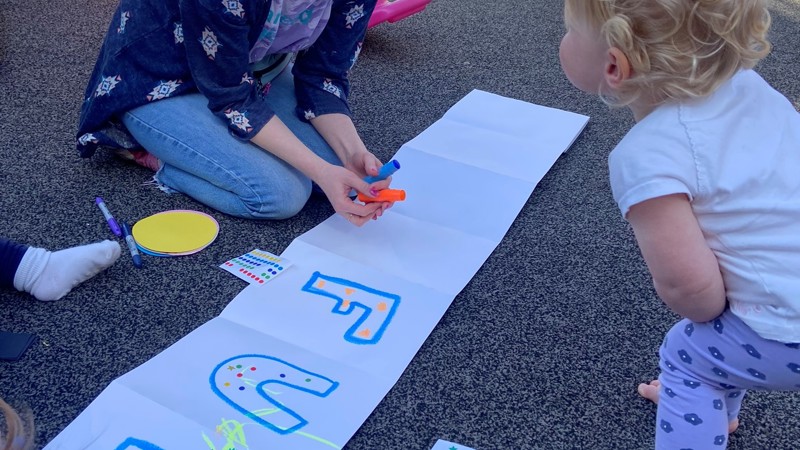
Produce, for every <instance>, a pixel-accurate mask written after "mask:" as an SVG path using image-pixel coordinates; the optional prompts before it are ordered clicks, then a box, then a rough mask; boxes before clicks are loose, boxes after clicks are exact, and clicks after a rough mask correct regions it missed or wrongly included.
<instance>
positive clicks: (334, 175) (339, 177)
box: [316, 154, 391, 227]
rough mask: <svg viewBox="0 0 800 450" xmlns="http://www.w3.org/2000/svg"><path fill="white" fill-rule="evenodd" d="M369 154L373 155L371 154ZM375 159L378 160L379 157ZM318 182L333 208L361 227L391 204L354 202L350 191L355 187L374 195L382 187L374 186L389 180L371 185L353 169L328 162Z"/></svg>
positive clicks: (357, 189) (371, 195)
mask: <svg viewBox="0 0 800 450" xmlns="http://www.w3.org/2000/svg"><path fill="white" fill-rule="evenodd" d="M369 155H370V156H371V154H369ZM373 158H374V156H373ZM375 160H376V161H377V159H375ZM375 173H376V174H377V169H375ZM316 183H317V184H318V185H319V187H320V188H321V189H322V191H323V192H324V193H325V195H326V196H327V197H328V200H329V201H330V202H331V205H332V206H333V209H334V210H335V211H336V212H337V213H338V214H341V215H342V217H344V218H345V219H347V220H348V221H349V222H350V223H352V224H354V225H356V226H359V227H360V226H361V225H364V224H365V223H367V222H368V221H369V220H370V219H373V220H374V219H377V218H378V217H380V216H381V215H382V214H383V212H384V211H386V209H388V208H389V207H390V206H391V203H389V202H374V203H373V202H370V203H367V204H363V205H362V204H360V203H356V202H354V201H353V200H352V199H351V198H350V192H351V191H352V190H353V189H355V190H356V191H358V192H361V193H363V194H364V195H367V196H369V197H373V196H375V194H376V193H377V190H378V189H382V188H376V187H374V186H380V185H381V184H385V185H387V186H388V180H384V181H380V182H377V183H373V185H372V186H373V187H370V184H368V183H367V182H365V181H364V180H363V179H362V178H360V176H359V175H357V174H356V173H354V172H353V171H351V170H349V169H347V168H344V167H339V166H335V165H333V164H327V165H326V166H325V167H324V168H323V169H322V170H321V172H320V174H319V177H318V178H317V180H316Z"/></svg>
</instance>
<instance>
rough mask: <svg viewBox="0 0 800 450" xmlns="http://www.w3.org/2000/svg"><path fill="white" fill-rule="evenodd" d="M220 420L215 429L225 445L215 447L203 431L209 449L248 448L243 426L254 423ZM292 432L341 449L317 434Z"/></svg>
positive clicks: (269, 411) (263, 411) (262, 411)
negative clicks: (223, 439)
mask: <svg viewBox="0 0 800 450" xmlns="http://www.w3.org/2000/svg"><path fill="white" fill-rule="evenodd" d="M278 411H280V409H278V408H265V409H260V410H257V411H253V414H254V415H256V416H258V417H264V416H268V415H270V414H273V413H276V412H278ZM221 420H222V421H221V422H220V424H219V425H217V427H216V431H217V433H219V434H221V435H222V436H223V437H224V438H225V445H224V446H223V447H220V448H219V449H217V447H216V446H215V445H214V442H212V441H211V439H209V437H208V436H206V434H205V433H202V434H203V441H204V442H205V443H206V445H208V448H209V450H237V449H248V448H250V447H249V446H248V445H247V437H246V436H245V433H244V427H245V425H256V424H255V423H252V422H249V423H242V422H239V421H237V420H232V419H230V420H229V419H225V418H224V417H223V418H222V419H221ZM292 434H296V435H299V436H303V437H306V438H309V439H311V440H313V441H316V442H319V443H320V444H323V445H326V446H328V447H330V448H334V449H336V450H341V447H339V446H338V445H336V444H335V443H333V442H331V441H329V440H327V439H323V438H321V437H319V436H314V435H313V434H309V433H305V432H302V431H295V432H294V433H292ZM237 445H240V446H241V447H237Z"/></svg>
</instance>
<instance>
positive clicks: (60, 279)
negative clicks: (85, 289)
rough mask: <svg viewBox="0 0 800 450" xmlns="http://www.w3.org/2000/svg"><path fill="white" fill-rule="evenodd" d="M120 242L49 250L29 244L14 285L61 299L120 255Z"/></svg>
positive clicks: (44, 297) (103, 242)
mask: <svg viewBox="0 0 800 450" xmlns="http://www.w3.org/2000/svg"><path fill="white" fill-rule="evenodd" d="M120 252H121V250H120V247H119V243H117V242H116V241H108V240H105V241H102V242H96V243H94V244H89V245H81V246H79V247H72V248H67V249H64V250H59V251H57V252H50V251H47V250H45V249H43V248H35V247H29V248H28V251H26V252H25V255H24V256H23V257H22V261H20V263H19V267H18V268H17V272H16V274H15V275H14V287H15V288H17V290H19V291H24V292H28V293H30V294H31V295H33V296H34V297H36V298H37V299H39V300H58V299H60V298H62V297H63V296H65V295H67V294H68V293H69V291H71V290H72V288H74V287H75V286H77V285H79V284H81V283H83V282H84V281H86V280H88V279H89V278H92V277H93V276H95V275H96V274H97V273H99V272H100V271H102V270H103V269H105V268H107V267H108V266H110V265H111V264H114V262H115V261H116V260H117V258H119V255H120Z"/></svg>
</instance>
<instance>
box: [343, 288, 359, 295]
mask: <svg viewBox="0 0 800 450" xmlns="http://www.w3.org/2000/svg"><path fill="white" fill-rule="evenodd" d="M355 291H356V290H355V289H351V288H344V294H345V295H353V293H354V292H355Z"/></svg>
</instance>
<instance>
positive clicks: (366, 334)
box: [358, 328, 372, 337]
mask: <svg viewBox="0 0 800 450" xmlns="http://www.w3.org/2000/svg"><path fill="white" fill-rule="evenodd" d="M370 334H372V333H370V331H369V328H364V329H363V330H361V331H359V332H358V335H359V336H362V337H369V335H370Z"/></svg>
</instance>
